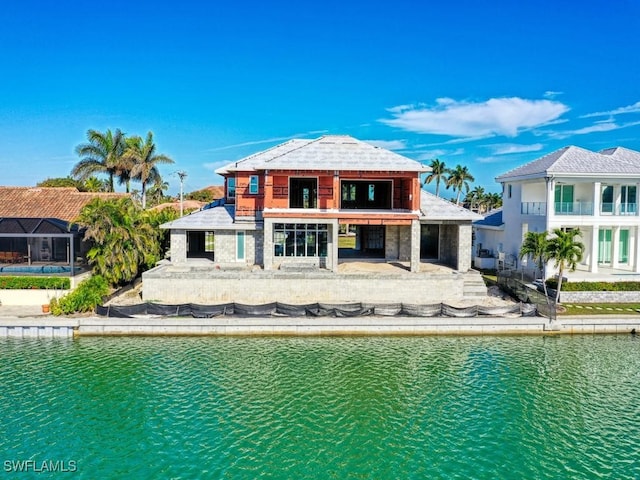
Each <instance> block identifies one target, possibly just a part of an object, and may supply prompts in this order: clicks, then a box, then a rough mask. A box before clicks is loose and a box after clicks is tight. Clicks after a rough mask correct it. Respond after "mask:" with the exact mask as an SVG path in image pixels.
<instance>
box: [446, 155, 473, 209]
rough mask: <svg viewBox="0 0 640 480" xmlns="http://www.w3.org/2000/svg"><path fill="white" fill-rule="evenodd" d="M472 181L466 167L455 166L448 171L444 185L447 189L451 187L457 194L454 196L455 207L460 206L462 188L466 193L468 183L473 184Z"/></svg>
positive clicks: (471, 176)
mask: <svg viewBox="0 0 640 480" xmlns="http://www.w3.org/2000/svg"><path fill="white" fill-rule="evenodd" d="M474 180H475V178H473V175H471V173H470V172H469V169H468V168H467V167H466V166H465V167H463V166H461V165H456V168H454V169H453V170H449V176H448V177H447V181H446V183H445V185H446V186H447V188H449V187H453V190H454V191H457V192H458V193H457V195H456V205H460V194H461V193H462V189H463V188H464V189H465V190H466V191H467V192H468V191H469V182H473V181H474Z"/></svg>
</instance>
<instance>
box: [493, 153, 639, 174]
mask: <svg viewBox="0 0 640 480" xmlns="http://www.w3.org/2000/svg"><path fill="white" fill-rule="evenodd" d="M554 174H555V175H640V152H636V151H634V150H629V149H626V148H622V147H616V148H610V149H606V150H602V151H601V152H592V151H590V150H586V149H584V148H580V147H575V146H568V147H564V148H561V149H559V150H556V151H555V152H552V153H550V154H548V155H545V156H543V157H540V158H538V159H537V160H533V161H532V162H529V163H527V164H525V165H522V166H520V167H518V168H515V169H513V170H510V171H509V172H507V173H504V174H502V175H499V176H497V177H496V182H504V181H505V180H516V179H518V180H520V179H525V178H540V177H545V176H550V175H554Z"/></svg>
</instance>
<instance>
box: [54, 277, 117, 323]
mask: <svg viewBox="0 0 640 480" xmlns="http://www.w3.org/2000/svg"><path fill="white" fill-rule="evenodd" d="M108 294H109V284H108V283H107V281H106V280H105V279H104V278H103V277H101V276H100V275H93V276H92V277H90V278H88V279H86V280H84V281H82V282H80V284H79V285H78V287H77V288H76V289H75V290H74V291H72V292H71V293H69V294H67V295H65V296H63V297H61V298H59V299H57V298H54V299H53V300H52V301H51V313H52V314H54V315H70V314H72V313H77V312H92V311H93V310H94V309H95V308H96V305H99V304H101V303H102V299H103V298H104V297H105V296H106V295H108Z"/></svg>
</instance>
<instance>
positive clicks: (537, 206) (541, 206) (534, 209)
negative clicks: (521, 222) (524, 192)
mask: <svg viewBox="0 0 640 480" xmlns="http://www.w3.org/2000/svg"><path fill="white" fill-rule="evenodd" d="M520 213H521V214H522V215H541V216H544V215H546V214H547V202H522V203H521V204H520Z"/></svg>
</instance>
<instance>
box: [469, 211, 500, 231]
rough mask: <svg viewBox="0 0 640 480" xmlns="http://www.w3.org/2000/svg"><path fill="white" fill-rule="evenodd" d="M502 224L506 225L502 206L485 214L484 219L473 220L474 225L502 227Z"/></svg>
mask: <svg viewBox="0 0 640 480" xmlns="http://www.w3.org/2000/svg"><path fill="white" fill-rule="evenodd" d="M502 225H504V222H503V221H502V208H497V209H495V210H491V211H490V212H487V213H486V214H485V215H484V218H482V220H477V221H475V222H473V226H474V227H475V226H479V227H501V226H502Z"/></svg>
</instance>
